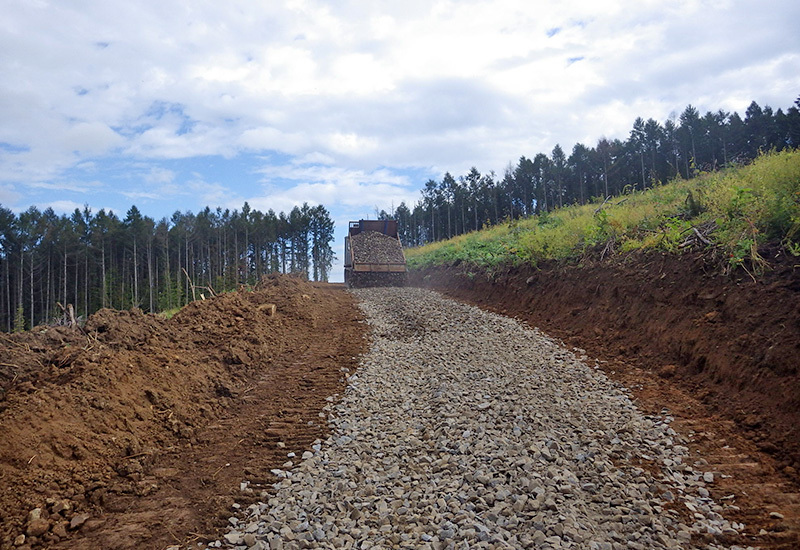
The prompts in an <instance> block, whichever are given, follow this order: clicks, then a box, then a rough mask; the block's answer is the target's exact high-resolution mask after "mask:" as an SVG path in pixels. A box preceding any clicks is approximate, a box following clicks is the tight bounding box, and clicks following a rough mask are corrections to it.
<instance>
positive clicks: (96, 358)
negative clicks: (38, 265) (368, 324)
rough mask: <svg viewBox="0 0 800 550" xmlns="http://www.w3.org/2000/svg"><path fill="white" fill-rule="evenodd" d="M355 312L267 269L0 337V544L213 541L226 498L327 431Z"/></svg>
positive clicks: (359, 334) (337, 297)
mask: <svg viewBox="0 0 800 550" xmlns="http://www.w3.org/2000/svg"><path fill="white" fill-rule="evenodd" d="M360 320H361V314H360V313H359V312H358V310H357V308H356V307H355V303H354V300H353V298H352V296H351V295H350V294H349V293H347V292H346V291H345V290H344V288H343V286H342V285H322V284H319V285H315V284H311V283H308V282H306V281H303V280H300V279H297V278H293V277H282V276H277V277H270V278H266V279H264V280H263V281H262V282H261V283H260V284H259V285H258V287H257V288H256V289H255V290H253V291H247V290H240V291H238V292H234V293H230V294H225V295H222V296H219V297H216V298H212V299H209V300H206V301H200V302H194V303H192V304H189V305H188V306H186V307H185V308H183V310H181V311H180V312H179V313H178V314H177V315H176V316H175V317H173V318H172V319H170V320H165V319H163V318H160V317H157V316H154V315H144V314H142V313H141V312H140V311H137V310H133V311H111V310H101V311H100V312H98V313H97V314H95V315H93V316H92V317H90V318H89V320H88V322H87V325H86V328H85V332H80V331H78V330H77V329H68V328H66V327H37V328H36V329H34V330H33V331H30V332H26V333H21V334H14V335H10V336H9V335H4V336H2V340H3V342H2V344H0V484H1V485H2V491H0V547H2V548H11V547H15V544H17V545H18V546H16V547H17V548H20V549H21V550H24V549H26V548H27V549H31V548H41V547H47V548H105V549H132V548H166V547H168V546H170V545H181V546H182V547H185V546H183V545H188V543H189V542H192V545H191V546H193V547H195V548H196V544H195V543H196V542H197V541H205V540H213V539H216V538H218V536H219V535H220V532H221V531H220V530H221V529H223V528H224V527H225V526H226V524H227V519H228V517H230V516H231V515H232V512H233V509H232V505H233V504H234V502H239V503H241V504H247V503H249V502H252V501H253V500H256V499H258V498H263V497H260V494H261V491H263V490H271V484H272V483H273V476H272V475H271V474H270V469H272V468H278V467H280V466H281V465H282V464H283V463H284V462H285V461H286V460H288V458H287V454H288V453H290V452H296V453H298V455H299V454H301V453H302V451H303V450H304V449H307V448H309V447H310V445H311V443H312V442H313V441H314V439H316V438H319V437H323V436H324V434H325V433H326V431H327V424H326V422H325V421H324V420H323V419H321V418H320V417H319V414H320V412H321V410H322V408H323V407H324V406H325V405H326V404H327V401H326V398H327V397H328V396H330V395H332V394H335V393H337V392H340V391H341V390H342V389H343V388H344V381H343V372H342V369H343V368H347V369H354V368H355V367H356V364H357V359H356V357H357V356H358V355H359V354H360V353H361V352H362V351H363V350H364V348H365V345H366V340H365V336H364V334H365V326H364V325H363V324H361V323H360V322H359V321H360ZM245 481H246V482H249V485H246V486H242V485H241V483H242V482H245ZM37 510H38V511H37ZM32 511H33V513H31V512H32Z"/></svg>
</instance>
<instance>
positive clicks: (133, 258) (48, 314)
mask: <svg viewBox="0 0 800 550" xmlns="http://www.w3.org/2000/svg"><path fill="white" fill-rule="evenodd" d="M333 229H334V224H333V221H332V220H331V217H330V214H329V213H328V211H327V210H326V209H325V207H324V206H313V207H312V206H309V205H308V204H304V205H303V206H302V207H297V206H296V207H294V208H293V209H292V210H291V211H290V212H289V213H288V214H285V213H283V212H281V213H280V214H276V213H275V212H273V211H272V210H269V211H268V212H266V213H262V212H259V211H258V210H253V209H251V208H250V206H249V205H248V204H247V203H245V204H244V206H243V207H242V209H241V210H233V211H232V212H231V211H230V210H228V209H226V210H222V209H220V208H217V209H216V210H212V209H210V208H209V207H206V208H205V209H204V210H203V211H201V212H199V213H198V214H193V213H191V212H179V211H178V212H175V213H174V214H173V215H172V217H171V218H170V219H167V218H163V219H161V220H159V221H156V220H154V219H152V218H150V217H148V216H144V215H142V213H141V212H140V211H139V209H138V208H137V207H136V206H132V207H131V208H130V210H128V212H127V214H126V216H125V217H124V218H122V219H120V218H119V217H118V216H116V215H115V214H114V213H113V212H106V211H105V210H100V211H99V212H97V213H92V212H91V210H90V209H89V208H88V207H85V208H84V209H83V210H80V209H76V210H75V211H74V212H73V213H72V214H71V215H69V216H67V215H61V216H59V215H56V213H55V212H54V211H53V210H52V209H51V208H48V209H46V210H44V211H40V210H39V209H37V208H36V207H31V208H29V209H28V210H26V211H25V212H22V213H20V214H19V215H15V214H14V213H13V212H12V211H10V210H8V209H6V208H2V207H0V251H2V253H1V254H0V262H1V263H0V330H5V331H8V332H11V331H20V330H24V329H29V328H31V327H34V326H37V325H40V324H53V323H59V322H62V321H66V318H65V313H66V311H67V310H68V309H69V306H72V307H73V311H74V315H75V316H76V317H77V318H78V320H79V319H80V318H81V317H82V318H85V317H86V316H87V315H88V314H91V313H93V312H95V311H97V310H98V309H100V308H105V307H108V308H116V309H129V308H141V309H142V310H143V311H146V312H158V311H164V310H170V309H174V308H177V307H180V306H182V305H184V304H186V303H188V302H189V301H191V300H194V299H201V298H202V297H207V296H210V295H213V294H216V293H219V292H224V291H226V290H231V289H235V288H238V287H239V286H240V285H248V284H253V283H255V282H256V281H257V280H258V279H259V278H260V277H261V276H262V275H263V274H266V273H270V272H282V273H290V272H291V273H301V274H305V275H306V276H308V277H310V278H312V279H313V280H315V281H327V280H328V275H329V272H330V268H331V265H332V262H333V250H332V248H331V246H330V243H331V241H332V240H333Z"/></svg>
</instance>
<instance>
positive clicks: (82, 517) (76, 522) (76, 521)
mask: <svg viewBox="0 0 800 550" xmlns="http://www.w3.org/2000/svg"><path fill="white" fill-rule="evenodd" d="M88 519H89V514H77V515H76V516H74V517H73V518H72V519H71V520H70V522H69V528H70V529H71V530H73V531H74V530H75V529H79V528H80V527H81V526H82V525H83V524H84V523H86V520H88Z"/></svg>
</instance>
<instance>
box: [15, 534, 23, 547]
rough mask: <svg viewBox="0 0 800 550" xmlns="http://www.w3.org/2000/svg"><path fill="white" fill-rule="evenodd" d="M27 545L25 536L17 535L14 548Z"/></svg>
mask: <svg viewBox="0 0 800 550" xmlns="http://www.w3.org/2000/svg"><path fill="white" fill-rule="evenodd" d="M23 544H25V535H17V538H15V539H14V546H22V545H23Z"/></svg>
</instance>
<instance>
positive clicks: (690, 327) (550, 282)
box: [411, 249, 800, 550]
mask: <svg viewBox="0 0 800 550" xmlns="http://www.w3.org/2000/svg"><path fill="white" fill-rule="evenodd" d="M771 252H772V253H771V254H768V256H767V257H768V259H769V261H770V263H771V265H772V270H770V271H768V272H766V273H765V274H764V276H763V277H762V278H760V279H759V281H758V282H755V281H754V280H753V279H752V278H751V277H749V276H748V275H747V274H746V273H744V272H739V273H736V274H734V275H733V276H731V275H724V274H723V273H722V270H721V269H720V265H719V263H718V261H716V260H715V259H714V258H712V257H710V256H708V255H703V254H701V253H686V254H684V255H682V256H674V255H662V254H648V255H641V254H633V255H627V256H617V257H615V258H613V259H606V260H605V261H602V262H601V261H586V262H584V263H583V264H582V265H580V266H576V265H560V264H552V265H547V266H539V268H534V267H531V266H521V267H512V268H503V269H499V270H495V271H494V272H491V273H487V272H485V271H482V270H481V269H479V268H475V267H471V266H467V265H464V264H461V265H457V266H450V267H445V268H437V269H428V270H424V271H417V272H414V273H412V275H411V281H412V283H413V284H416V285H420V286H427V287H431V288H435V289H438V290H440V291H442V292H444V293H445V294H448V295H450V296H452V297H455V298H458V299H461V300H464V301H466V302H470V303H473V304H477V305H480V306H482V307H486V308H487V309H490V310H494V311H497V312H500V313H504V314H508V315H511V316H514V317H517V318H519V319H521V320H523V321H526V322H528V323H529V324H531V325H533V326H538V327H539V328H541V329H542V330H544V331H545V332H547V333H549V334H551V335H553V336H555V337H558V338H560V339H562V340H563V341H564V342H565V343H567V344H569V345H571V346H575V347H578V348H581V349H584V350H586V351H587V352H588V354H589V356H592V357H596V358H598V359H600V360H601V363H600V366H601V367H602V368H603V369H604V370H605V371H606V372H607V373H608V374H609V375H610V376H611V377H612V378H614V379H616V380H619V381H620V382H622V383H623V384H625V385H626V386H627V387H629V388H630V389H631V390H633V395H634V396H635V398H636V399H637V401H638V403H639V406H640V407H641V408H642V409H644V410H645V411H647V412H648V413H654V414H658V413H659V412H661V411H662V409H667V410H668V411H669V413H670V414H672V415H673V416H674V417H675V419H676V420H675V422H674V423H673V427H674V428H675V429H677V430H679V431H681V432H682V433H683V434H685V435H686V436H687V437H689V438H690V440H691V446H690V448H691V450H692V453H693V455H694V456H695V457H696V459H697V460H698V461H700V462H699V464H700V465H701V466H702V467H703V468H705V469H710V470H712V471H714V472H718V473H719V474H723V475H721V476H717V481H716V482H715V484H714V489H713V490H712V495H713V496H716V497H717V498H721V497H729V496H730V495H734V497H733V498H727V499H726V500H725V501H723V502H727V503H732V502H735V504H736V506H737V507H738V508H739V510H738V511H736V509H735V508H734V509H732V510H733V516H734V517H729V519H731V520H735V521H739V522H742V523H745V524H746V526H747V527H746V529H745V535H746V536H745V537H742V539H743V540H740V541H733V542H737V543H740V544H753V545H759V546H762V547H764V548H785V549H787V550H788V549H790V548H791V549H794V548H798V547H800V537H798V533H800V486H798V470H800V374H798V368H800V265H796V264H800V262H798V261H796V260H797V259H796V258H786V257H785V256H783V255H782V254H780V251H779V250H778V249H773V250H772V251H771ZM765 254H767V251H765ZM704 462H705V463H707V465H704ZM725 476H730V477H725ZM770 512H778V513H780V514H782V515H783V516H784V518H783V519H779V518H777V519H776V518H775V517H770V515H769V514H770Z"/></svg>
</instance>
